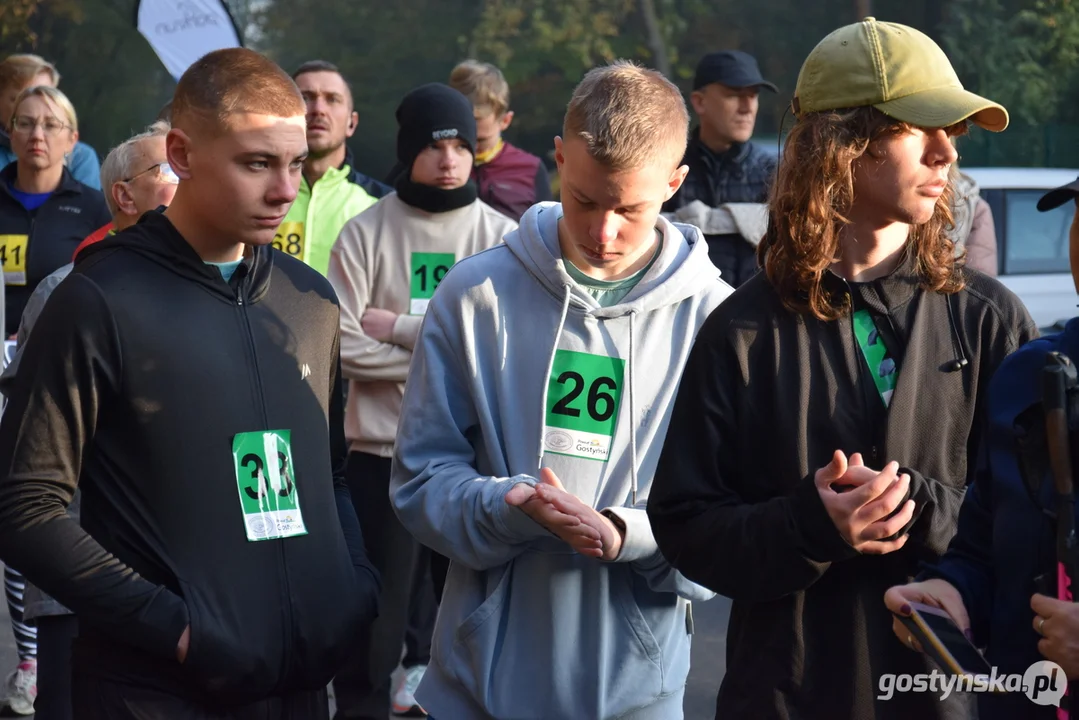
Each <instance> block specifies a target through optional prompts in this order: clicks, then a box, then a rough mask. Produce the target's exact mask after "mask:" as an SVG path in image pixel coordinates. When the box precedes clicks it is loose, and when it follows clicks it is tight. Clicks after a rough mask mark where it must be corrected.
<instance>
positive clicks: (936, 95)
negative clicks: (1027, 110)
mask: <svg viewBox="0 0 1079 720" xmlns="http://www.w3.org/2000/svg"><path fill="white" fill-rule="evenodd" d="M867 106H871V107H875V108H876V109H878V110H880V111H881V112H882V113H884V114H885V115H888V116H889V117H893V118H895V119H896V120H900V121H902V122H906V123H910V124H911V125H917V126H918V127H924V128H939V127H948V126H949V125H955V124H956V123H958V122H961V121H963V120H967V119H969V120H970V121H971V122H973V123H974V124H975V125H978V126H980V127H983V128H985V129H986V130H992V131H993V132H1000V131H1001V130H1003V129H1004V128H1006V127H1008V111H1007V110H1005V109H1004V106H1002V105H999V104H997V103H995V102H993V101H992V100H987V99H986V98H983V97H981V96H980V95H975V94H974V93H972V92H970V91H969V90H964V89H963V84H962V83H961V82H959V76H958V75H956V74H955V70H954V69H953V68H952V64H951V62H949V61H948V56H947V55H945V54H944V51H943V50H941V49H940V46H939V45H937V44H936V43H935V42H933V40H932V39H930V38H929V36H928V35H925V34H924V33H921V32H919V31H917V30H915V29H914V28H911V27H907V26H906V25H899V24H897V23H889V22H877V20H876V19H875V18H871V17H867V18H866V19H865V20H863V21H861V22H859V23H855V24H853V25H847V26H846V27H841V28H839V29H838V30H836V31H834V32H833V33H831V34H830V35H828V37H826V38H824V39H823V40H821V41H820V43H819V44H818V45H817V47H815V48H813V51H812V52H811V53H809V57H808V58H806V61H805V63H804V64H803V65H802V70H801V72H799V73H798V85H797V87H796V88H795V91H794V101H793V102H792V103H791V108H792V110H793V111H794V114H795V115H796V116H797V117H802V116H803V115H805V114H806V113H813V112H822V111H826V110H839V109H843V108H856V107H867Z"/></svg>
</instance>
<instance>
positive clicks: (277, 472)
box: [232, 430, 307, 541]
mask: <svg viewBox="0 0 1079 720" xmlns="http://www.w3.org/2000/svg"><path fill="white" fill-rule="evenodd" d="M290 438H291V432H290V431H288V430H269V431H260V432H246V433H239V434H238V435H236V437H234V438H233V439H232V458H233V462H234V464H235V466H236V486H237V489H238V490H239V493H240V511H241V512H242V513H243V522H244V532H245V533H246V534H247V539H248V540H251V541H257V540H276V539H279V538H286V537H293V536H294V535H306V534H307V528H306V527H305V526H304V524H303V515H302V514H301V513H300V495H299V490H298V489H297V488H296V475H295V473H294V472H293V467H292V446H291V444H290Z"/></svg>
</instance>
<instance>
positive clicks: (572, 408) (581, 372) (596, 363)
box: [543, 350, 626, 462]
mask: <svg viewBox="0 0 1079 720" xmlns="http://www.w3.org/2000/svg"><path fill="white" fill-rule="evenodd" d="M625 368H626V361H625V360H621V359H619V358H612V357H606V356H604V355H591V354H589V353H581V352H573V351H572V350H559V351H558V352H557V353H556V354H555V359H554V367H553V368H552V369H551V377H550V378H548V380H547V408H546V422H545V427H544V429H543V446H544V449H545V450H547V451H549V452H552V453H555V454H558V455H570V456H572V457H579V458H587V459H589V460H597V461H600V462H607V460H609V459H610V454H611V441H612V438H613V437H614V428H615V422H616V421H617V419H618V406H619V405H620V404H621V400H622V382H623V376H624V373H625Z"/></svg>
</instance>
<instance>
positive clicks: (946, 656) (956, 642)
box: [896, 602, 993, 675]
mask: <svg viewBox="0 0 1079 720" xmlns="http://www.w3.org/2000/svg"><path fill="white" fill-rule="evenodd" d="M910 609H911V612H910V617H903V616H901V615H896V617H898V618H899V621H900V622H902V623H903V625H904V626H905V627H906V628H907V630H909V631H910V634H911V635H912V636H914V638H915V639H916V640H917V641H918V642H919V643H920V644H921V646H922V650H924V651H925V653H926V655H928V656H929V657H931V658H933V660H934V661H935V662H936V663H937V665H939V666H940V668H941V670H944V671H945V672H950V673H952V674H953V675H991V674H992V672H993V668H992V666H990V665H989V662H988V661H987V660H986V659H985V656H983V655H982V654H981V652H980V651H979V650H978V648H976V647H974V645H973V644H972V643H971V642H970V640H967V637H966V635H964V634H963V631H962V630H960V629H959V626H958V625H956V624H955V623H954V622H953V621H952V618H951V616H950V615H948V613H946V612H944V611H943V610H938V609H936V608H935V607H930V606H929V605H923V604H921V603H914V602H912V603H910Z"/></svg>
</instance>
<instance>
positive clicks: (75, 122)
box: [11, 85, 79, 132]
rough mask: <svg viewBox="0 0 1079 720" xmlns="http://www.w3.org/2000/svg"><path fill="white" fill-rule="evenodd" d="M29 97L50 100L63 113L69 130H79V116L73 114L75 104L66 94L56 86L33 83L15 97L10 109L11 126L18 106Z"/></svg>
mask: <svg viewBox="0 0 1079 720" xmlns="http://www.w3.org/2000/svg"><path fill="white" fill-rule="evenodd" d="M30 97H39V98H43V99H44V100H45V101H46V102H51V103H52V104H53V105H55V106H56V107H58V108H60V111H61V112H62V113H63V114H64V118H63V120H64V121H65V122H66V123H67V126H68V127H69V128H71V131H72V132H78V131H79V116H78V115H76V114H75V106H74V105H72V104H71V101H70V100H68V99H67V95H64V94H63V93H62V92H60V91H59V90H57V89H56V88H54V87H49V86H48V85H35V86H33V87H28V88H26V89H25V90H23V91H22V92H21V93H19V96H18V97H16V98H15V107H14V109H13V110H12V111H11V128H14V127H15V116H16V115H17V114H18V112H19V106H20V105H22V104H23V103H24V102H25V101H26V99H27V98H30Z"/></svg>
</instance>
